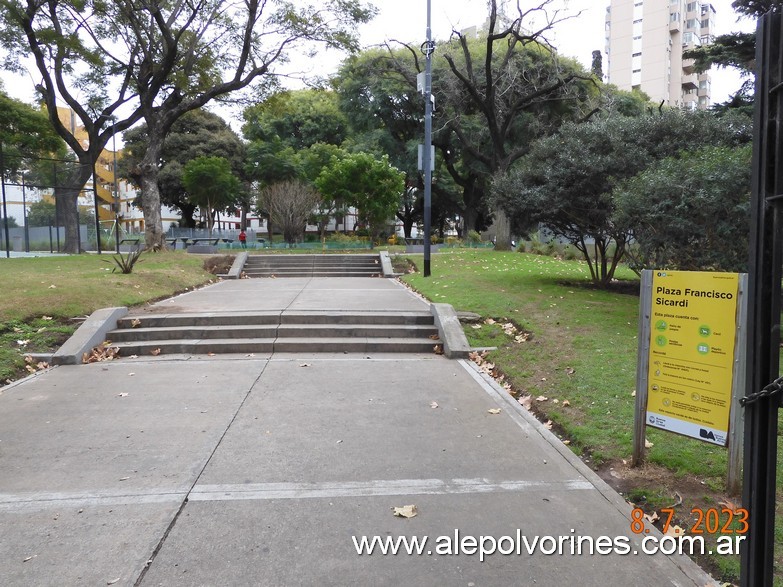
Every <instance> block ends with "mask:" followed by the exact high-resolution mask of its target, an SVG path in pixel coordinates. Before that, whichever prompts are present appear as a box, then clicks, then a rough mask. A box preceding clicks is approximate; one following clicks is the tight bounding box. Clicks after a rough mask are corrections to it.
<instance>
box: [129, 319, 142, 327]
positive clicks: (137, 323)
mask: <svg viewBox="0 0 783 587" xmlns="http://www.w3.org/2000/svg"><path fill="white" fill-rule="evenodd" d="M139 326H141V320H139V319H138V318H134V319H133V320H131V328H138V327H139Z"/></svg>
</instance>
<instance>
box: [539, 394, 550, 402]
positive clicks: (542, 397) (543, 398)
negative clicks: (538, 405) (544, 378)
mask: <svg viewBox="0 0 783 587" xmlns="http://www.w3.org/2000/svg"><path fill="white" fill-rule="evenodd" d="M548 400H549V398H548V397H546V396H545V395H539V396H538V397H537V398H536V401H537V402H545V401H548Z"/></svg>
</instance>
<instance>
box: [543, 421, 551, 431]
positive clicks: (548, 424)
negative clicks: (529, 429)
mask: <svg viewBox="0 0 783 587" xmlns="http://www.w3.org/2000/svg"><path fill="white" fill-rule="evenodd" d="M544 428H546V429H547V430H552V420H547V421H546V422H544Z"/></svg>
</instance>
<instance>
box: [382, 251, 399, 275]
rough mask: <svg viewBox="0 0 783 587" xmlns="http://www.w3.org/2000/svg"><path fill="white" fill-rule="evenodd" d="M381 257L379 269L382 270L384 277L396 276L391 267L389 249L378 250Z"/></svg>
mask: <svg viewBox="0 0 783 587" xmlns="http://www.w3.org/2000/svg"><path fill="white" fill-rule="evenodd" d="M380 257H381V269H382V270H383V276H384V277H396V275H395V273H394V268H393V267H392V262H391V258H390V257H389V251H380Z"/></svg>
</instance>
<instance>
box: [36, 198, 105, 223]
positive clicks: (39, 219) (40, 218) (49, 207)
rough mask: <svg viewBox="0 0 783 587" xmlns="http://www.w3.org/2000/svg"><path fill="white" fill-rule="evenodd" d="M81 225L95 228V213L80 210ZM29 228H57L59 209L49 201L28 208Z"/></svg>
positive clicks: (88, 210) (42, 201)
mask: <svg viewBox="0 0 783 587" xmlns="http://www.w3.org/2000/svg"><path fill="white" fill-rule="evenodd" d="M78 219H79V224H84V225H86V226H87V227H88V229H89V230H92V229H93V228H94V227H95V212H94V211H93V210H90V209H85V208H79V215H78ZM27 224H28V226H57V225H58V222H57V207H56V206H55V204H54V202H51V201H49V200H38V201H37V202H33V203H32V204H30V205H29V206H28V208H27Z"/></svg>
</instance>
